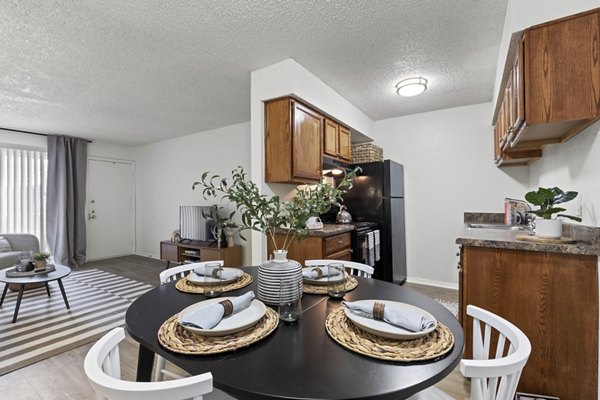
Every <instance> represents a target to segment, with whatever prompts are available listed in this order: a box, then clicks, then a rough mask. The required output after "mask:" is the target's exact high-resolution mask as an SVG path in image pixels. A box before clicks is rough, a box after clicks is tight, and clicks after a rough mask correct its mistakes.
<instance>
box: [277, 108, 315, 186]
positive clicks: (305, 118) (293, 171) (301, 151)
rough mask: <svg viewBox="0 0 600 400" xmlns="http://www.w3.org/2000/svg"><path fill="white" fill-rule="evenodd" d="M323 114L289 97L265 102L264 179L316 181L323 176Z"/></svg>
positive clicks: (299, 181)
mask: <svg viewBox="0 0 600 400" xmlns="http://www.w3.org/2000/svg"><path fill="white" fill-rule="evenodd" d="M324 121H325V119H324V117H323V116H322V115H321V114H319V113H318V112H316V111H314V110H313V109H311V108H310V107H308V106H306V105H304V104H302V103H301V102H299V101H297V100H295V99H292V98H289V97H286V98H282V99H276V100H272V101H268V102H266V103H265V181H266V182H277V183H294V184H302V183H314V182H319V181H320V180H321V175H322V166H323V159H322V151H321V141H322V134H323V126H324Z"/></svg>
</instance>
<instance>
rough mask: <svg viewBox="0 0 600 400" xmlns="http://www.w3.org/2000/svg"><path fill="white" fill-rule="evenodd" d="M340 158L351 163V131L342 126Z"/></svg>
mask: <svg viewBox="0 0 600 400" xmlns="http://www.w3.org/2000/svg"><path fill="white" fill-rule="evenodd" d="M339 138H340V139H339V157H340V158H341V159H342V160H344V161H348V162H350V158H351V154H350V153H351V151H350V144H351V137H350V129H348V128H346V127H345V126H341V125H340V136H339Z"/></svg>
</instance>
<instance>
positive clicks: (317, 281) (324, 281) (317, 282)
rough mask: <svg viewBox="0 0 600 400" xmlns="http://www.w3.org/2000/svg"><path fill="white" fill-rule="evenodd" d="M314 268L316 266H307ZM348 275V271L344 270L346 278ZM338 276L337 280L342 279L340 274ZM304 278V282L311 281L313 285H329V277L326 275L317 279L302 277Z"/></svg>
mask: <svg viewBox="0 0 600 400" xmlns="http://www.w3.org/2000/svg"><path fill="white" fill-rule="evenodd" d="M313 268H314V267H307V269H313ZM347 276H348V273H347V272H345V271H344V279H345V278H346V277H347ZM336 278H338V279H337V280H339V281H341V278H340V276H337V277H336ZM302 279H303V280H304V282H306V283H310V284H311V285H327V277H326V276H323V277H321V278H317V279H311V278H305V277H302Z"/></svg>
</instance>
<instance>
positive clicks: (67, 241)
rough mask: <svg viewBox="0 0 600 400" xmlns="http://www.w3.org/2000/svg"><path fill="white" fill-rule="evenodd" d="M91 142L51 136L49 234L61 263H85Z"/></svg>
mask: <svg viewBox="0 0 600 400" xmlns="http://www.w3.org/2000/svg"><path fill="white" fill-rule="evenodd" d="M86 171H87V140H85V139H79V138H74V137H69V136H56V135H48V184H47V195H46V234H47V237H48V246H49V247H50V251H51V252H52V255H53V256H54V260H55V262H56V263H58V264H62V265H70V266H72V267H76V266H78V265H81V264H83V263H84V262H85V255H86V254H85V251H86V237H85V181H86V174H87V172H86Z"/></svg>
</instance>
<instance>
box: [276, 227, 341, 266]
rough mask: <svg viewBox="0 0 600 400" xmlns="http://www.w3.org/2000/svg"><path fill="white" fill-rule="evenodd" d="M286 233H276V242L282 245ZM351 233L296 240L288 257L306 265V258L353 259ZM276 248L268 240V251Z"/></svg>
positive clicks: (289, 249)
mask: <svg viewBox="0 0 600 400" xmlns="http://www.w3.org/2000/svg"><path fill="white" fill-rule="evenodd" d="M285 237H286V235H283V234H278V235H275V242H277V245H278V246H279V247H281V246H282V245H283V242H284V241H285ZM350 246H351V242H350V233H344V234H342V235H336V236H330V237H327V238H324V237H320V236H309V237H307V238H306V239H304V240H302V241H300V242H299V241H297V240H294V241H293V242H292V243H291V245H290V247H289V248H288V258H289V259H290V260H295V261H298V262H299V263H300V264H302V265H304V263H305V261H306V260H320V259H330V260H351V258H352V257H351V255H352V250H351V248H350ZM273 250H275V248H274V246H273V244H272V243H271V242H270V241H269V242H267V252H268V253H269V254H272V253H273Z"/></svg>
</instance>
